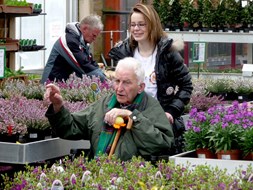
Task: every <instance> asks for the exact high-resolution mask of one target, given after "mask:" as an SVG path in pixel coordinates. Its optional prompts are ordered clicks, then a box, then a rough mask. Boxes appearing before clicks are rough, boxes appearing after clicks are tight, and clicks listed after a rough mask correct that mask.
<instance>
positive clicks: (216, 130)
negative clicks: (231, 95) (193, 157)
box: [184, 101, 253, 158]
mask: <svg viewBox="0 0 253 190" xmlns="http://www.w3.org/2000/svg"><path fill="white" fill-rule="evenodd" d="M252 128H253V109H252V106H251V104H250V103H247V102H245V103H242V104H239V103H238V102H237V101H234V102H233V104H232V105H230V106H224V105H217V106H214V107H212V108H210V109H209V110H208V111H206V112H202V111H200V112H198V111H197V109H196V108H194V109H192V110H191V112H190V117H189V120H188V122H187V126H186V132H185V134H184V137H185V145H186V150H196V149H199V148H207V149H209V150H211V151H213V152H215V153H218V152H219V151H225V152H226V151H227V150H240V151H241V153H242V155H240V156H241V158H243V156H245V155H247V154H251V153H252V152H253V146H250V145H252V144H253V137H251V135H250V136H248V135H247V134H248V133H250V132H251V130H252ZM246 137H247V138H246Z"/></svg>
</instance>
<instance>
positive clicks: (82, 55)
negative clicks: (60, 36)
mask: <svg viewBox="0 0 253 190" xmlns="http://www.w3.org/2000/svg"><path fill="white" fill-rule="evenodd" d="M79 38H80V37H78V36H76V35H75V34H72V33H66V41H67V45H68V47H69V49H70V51H71V52H72V53H73V55H74V57H75V58H76V60H77V62H78V63H79V64H80V66H81V68H82V69H83V70H84V72H85V73H89V72H91V71H93V70H95V69H98V68H99V67H98V64H97V63H96V61H95V60H94V59H93V56H92V54H91V53H90V51H89V48H88V46H84V48H82V47H80V44H81V43H80V39H79Z"/></svg>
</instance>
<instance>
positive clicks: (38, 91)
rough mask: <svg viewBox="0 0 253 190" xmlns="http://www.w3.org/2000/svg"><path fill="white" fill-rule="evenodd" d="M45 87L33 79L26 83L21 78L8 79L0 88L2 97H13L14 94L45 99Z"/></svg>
mask: <svg viewBox="0 0 253 190" xmlns="http://www.w3.org/2000/svg"><path fill="white" fill-rule="evenodd" d="M44 92H45V87H44V86H43V85H41V84H39V83H37V82H35V81H33V80H28V81H27V82H26V83H25V82H24V81H21V80H8V81H6V82H5V83H4V85H3V87H2V89H0V97H3V98H11V97H13V96H24V97H26V98H28V99H38V100H42V99H43V94H44Z"/></svg>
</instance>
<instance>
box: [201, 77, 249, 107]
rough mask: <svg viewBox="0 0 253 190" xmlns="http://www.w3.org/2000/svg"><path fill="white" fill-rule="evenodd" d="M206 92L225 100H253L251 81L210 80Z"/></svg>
mask: <svg viewBox="0 0 253 190" xmlns="http://www.w3.org/2000/svg"><path fill="white" fill-rule="evenodd" d="M205 91H206V93H207V94H210V95H219V96H222V97H223V98H224V100H238V101H239V102H244V101H251V100H253V85H252V81H251V80H249V79H230V78H225V79H224V78H223V79H209V80H208V81H207V82H206V86H205Z"/></svg>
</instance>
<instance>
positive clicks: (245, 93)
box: [233, 79, 253, 102]
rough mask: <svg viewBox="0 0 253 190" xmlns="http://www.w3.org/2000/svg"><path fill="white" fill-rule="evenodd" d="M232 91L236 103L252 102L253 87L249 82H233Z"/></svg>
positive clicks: (238, 80) (244, 80) (240, 80)
mask: <svg viewBox="0 0 253 190" xmlns="http://www.w3.org/2000/svg"><path fill="white" fill-rule="evenodd" d="M233 91H234V92H235V93H236V94H237V97H238V101H240V102H244V101H247V102H248V101H251V100H253V85H252V82H251V80H248V79H237V80H235V82H234V86H233Z"/></svg>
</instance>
